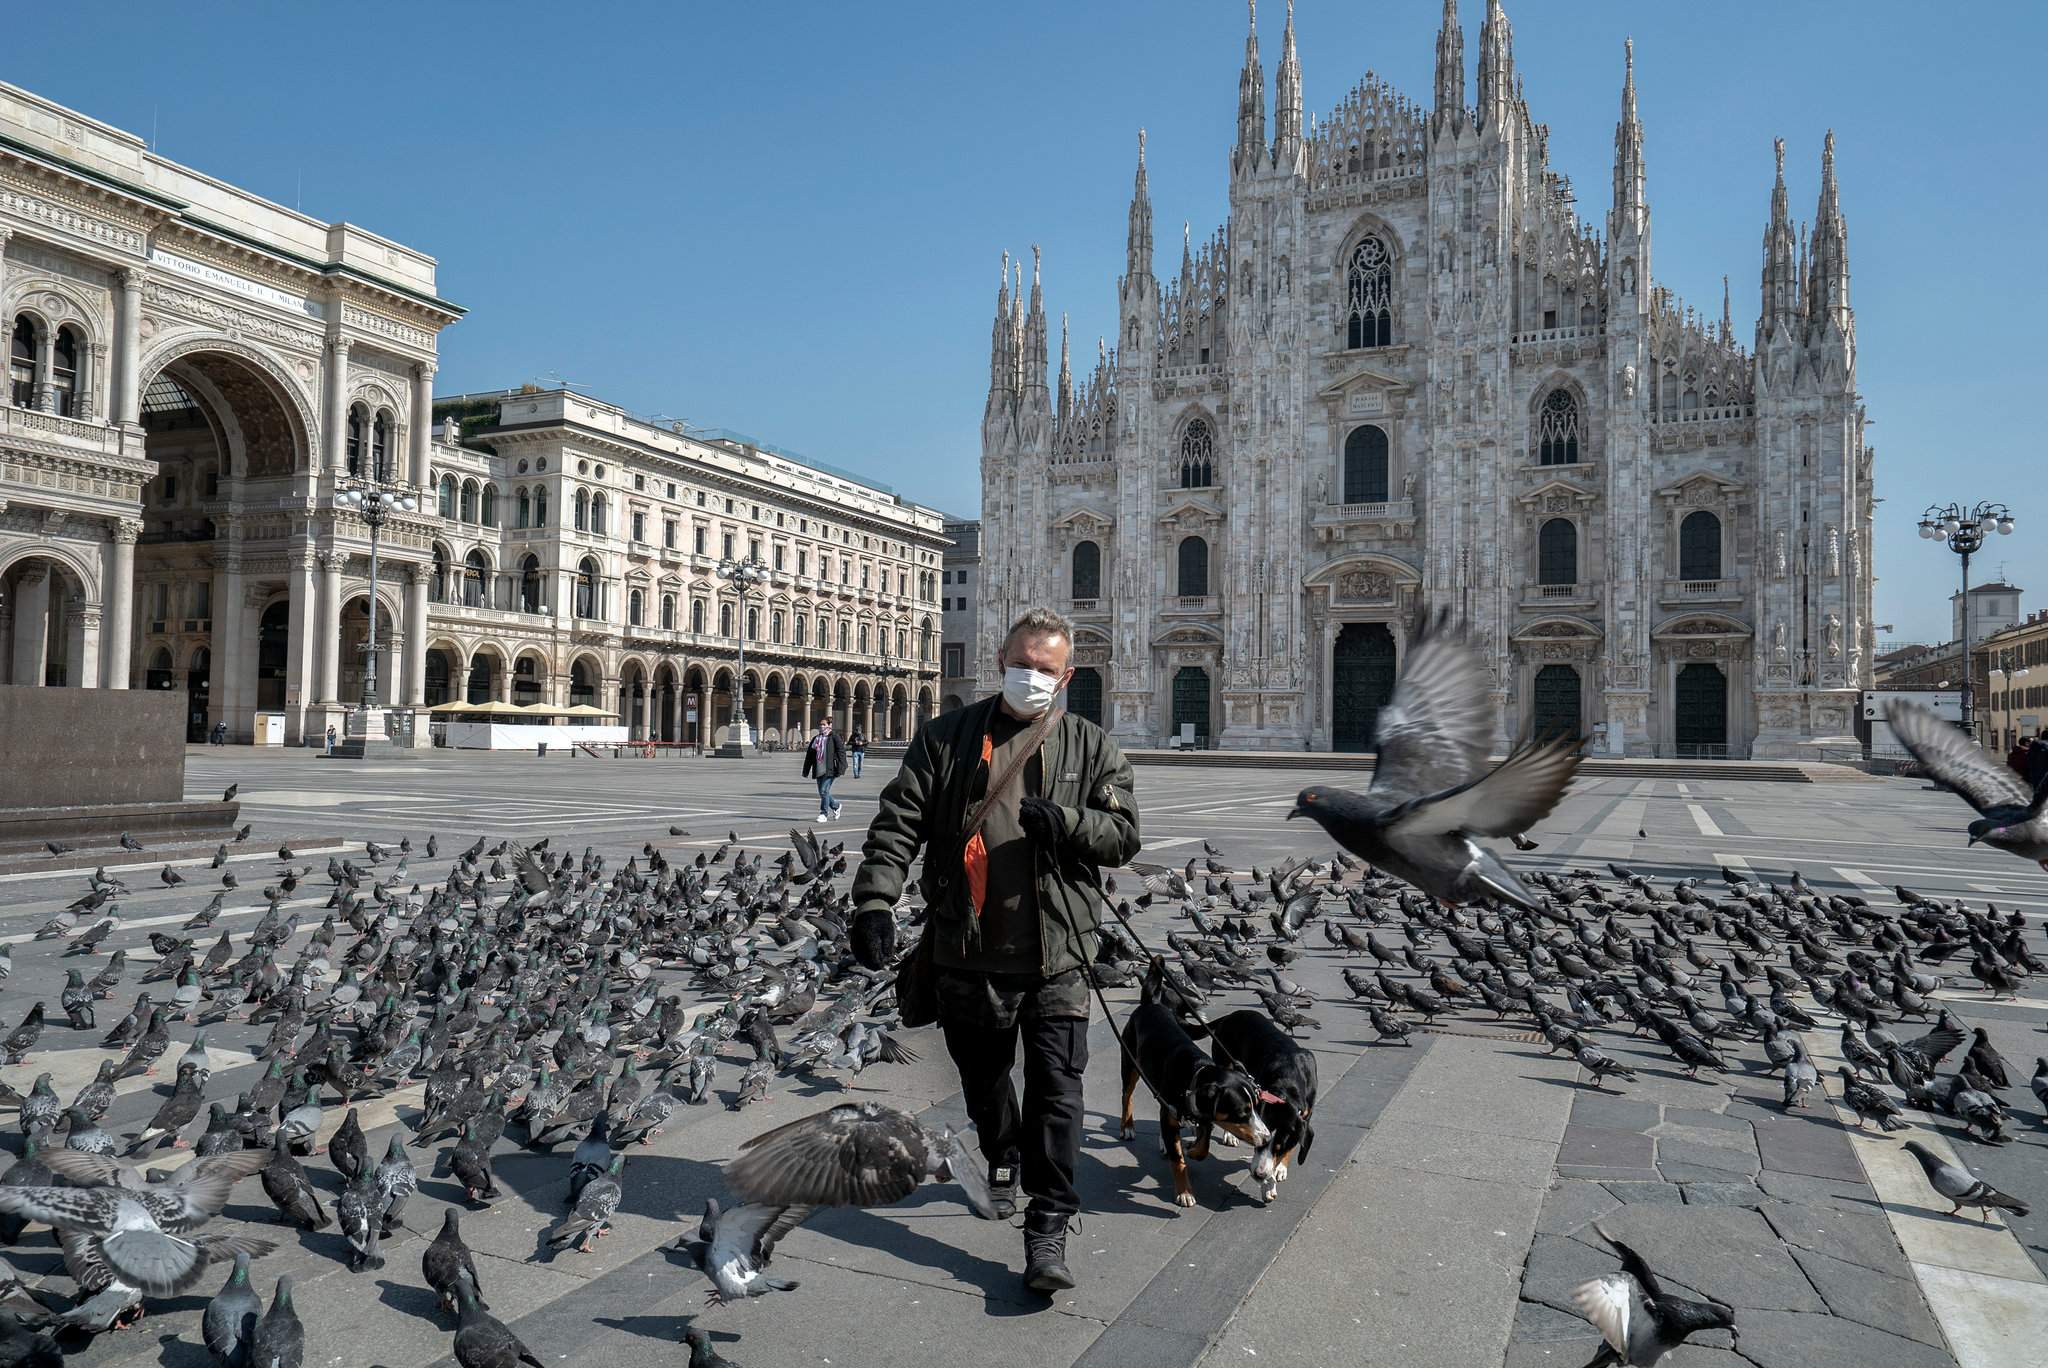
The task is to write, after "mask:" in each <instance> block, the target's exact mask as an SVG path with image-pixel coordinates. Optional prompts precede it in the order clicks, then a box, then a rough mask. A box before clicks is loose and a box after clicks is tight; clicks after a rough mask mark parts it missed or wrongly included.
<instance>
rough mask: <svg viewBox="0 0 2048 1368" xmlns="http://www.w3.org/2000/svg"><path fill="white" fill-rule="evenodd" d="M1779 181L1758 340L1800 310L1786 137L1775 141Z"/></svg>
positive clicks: (1773, 204)
mask: <svg viewBox="0 0 2048 1368" xmlns="http://www.w3.org/2000/svg"><path fill="white" fill-rule="evenodd" d="M1774 147H1775V149H1776V152H1777V158H1778V181H1777V184H1776V185H1775V186H1773V187H1772V189H1771V222H1770V226H1769V227H1767V228H1765V229H1764V275H1763V303H1762V312H1761V313H1760V315H1759V316H1758V318H1757V334H1758V340H1759V344H1761V341H1762V338H1763V336H1764V335H1766V334H1768V333H1772V332H1776V331H1778V330H1779V329H1780V328H1784V327H1787V326H1789V325H1790V324H1791V322H1792V320H1793V319H1794V318H1795V317H1796V316H1797V315H1798V313H1799V304H1800V300H1799V278H1798V274H1797V272H1798V266H1797V262H1798V251H1799V239H1798V237H1797V235H1796V234H1795V233H1794V232H1793V231H1792V206H1791V201H1790V199H1789V198H1788V197H1787V195H1786V193H1785V140H1784V139H1783V138H1779V139H1777V141H1776V142H1775V144H1774Z"/></svg>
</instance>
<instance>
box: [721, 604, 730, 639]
mask: <svg viewBox="0 0 2048 1368" xmlns="http://www.w3.org/2000/svg"><path fill="white" fill-rule="evenodd" d="M718 634H719V635H720V636H722V637H729V636H731V635H732V605H731V604H730V603H721V604H719V605H718Z"/></svg>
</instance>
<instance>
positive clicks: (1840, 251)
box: [1807, 128, 1849, 325]
mask: <svg viewBox="0 0 2048 1368" xmlns="http://www.w3.org/2000/svg"><path fill="white" fill-rule="evenodd" d="M1807 270H1808V276H1807V288H1808V291H1809V294H1808V297H1807V299H1808V302H1807V316H1808V317H1809V318H1811V319H1812V320H1813V321H1814V322H1815V323H1818V322H1820V321H1821V319H1822V318H1823V317H1825V318H1829V319H1831V320H1833V321H1834V322H1835V323H1837V324H1838V325H1839V324H1844V323H1846V322H1847V319H1848V312H1849V227H1848V225H1847V224H1846V223H1844V222H1843V221H1842V201H1841V190H1840V187H1839V186H1837V185H1836V183H1835V131H1834V130H1833V129H1832V128H1831V129H1829V130H1828V137H1827V142H1826V143H1825V144H1823V145H1822V147H1821V154H1820V205H1819V207H1818V208H1817V209H1816V210H1815V211H1814V219H1813V257H1812V260H1811V262H1810V263H1809V265H1808V268H1807Z"/></svg>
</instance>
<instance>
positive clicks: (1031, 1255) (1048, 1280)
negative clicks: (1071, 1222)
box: [1024, 1211, 1074, 1292]
mask: <svg viewBox="0 0 2048 1368" xmlns="http://www.w3.org/2000/svg"><path fill="white" fill-rule="evenodd" d="M1024 1285H1025V1286H1026V1287H1028V1288H1030V1289H1031V1290H1032V1291H1034V1292H1060V1291H1064V1290H1065V1289H1067V1288H1069V1287H1072V1286H1073V1285H1074V1275H1073V1274H1071V1273H1069V1272H1067V1217H1066V1214H1065V1213H1064V1212H1050V1211H1030V1212H1026V1213H1025V1215H1024Z"/></svg>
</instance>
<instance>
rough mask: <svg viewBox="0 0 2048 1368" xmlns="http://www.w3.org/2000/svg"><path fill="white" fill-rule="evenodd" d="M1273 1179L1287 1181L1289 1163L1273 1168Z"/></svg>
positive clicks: (1280, 1181) (1279, 1181)
mask: <svg viewBox="0 0 2048 1368" xmlns="http://www.w3.org/2000/svg"><path fill="white" fill-rule="evenodd" d="M1273 1181H1274V1182H1276V1183H1284V1182H1286V1181H1287V1165H1285V1164H1282V1165H1280V1166H1279V1167H1278V1168H1275V1169H1274V1170H1273Z"/></svg>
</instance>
